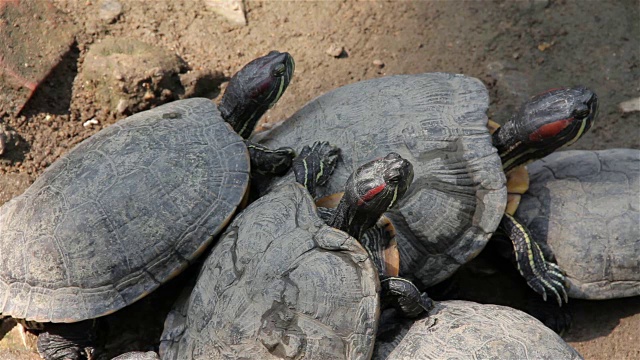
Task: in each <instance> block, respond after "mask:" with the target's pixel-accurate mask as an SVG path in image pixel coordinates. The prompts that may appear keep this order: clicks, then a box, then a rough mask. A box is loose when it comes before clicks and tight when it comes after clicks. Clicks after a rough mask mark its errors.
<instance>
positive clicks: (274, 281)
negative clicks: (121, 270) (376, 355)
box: [161, 184, 380, 360]
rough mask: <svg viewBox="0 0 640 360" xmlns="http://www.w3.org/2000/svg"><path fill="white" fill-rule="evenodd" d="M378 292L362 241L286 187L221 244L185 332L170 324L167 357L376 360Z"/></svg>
mask: <svg viewBox="0 0 640 360" xmlns="http://www.w3.org/2000/svg"><path fill="white" fill-rule="evenodd" d="M378 290H379V285H378V280H377V273H376V271H375V269H374V265H373V264H372V262H371V261H370V260H369V259H368V257H367V254H366V251H365V250H364V249H363V248H362V247H361V246H360V245H359V244H358V242H357V241H356V240H355V239H354V238H352V237H349V236H348V235H347V234H346V233H344V232H341V231H338V230H336V229H333V228H331V227H329V226H327V225H325V224H324V222H323V221H322V220H321V219H320V218H319V217H318V215H317V214H316V208H315V205H314V204H313V200H312V198H311V196H310V195H309V194H308V192H307V191H306V189H304V188H303V187H301V186H300V185H298V184H287V185H283V186H281V187H278V188H276V189H275V190H273V191H272V192H270V193H269V194H267V195H265V196H264V197H262V198H260V199H258V200H257V201H256V202H254V203H252V204H251V205H250V206H249V207H247V208H246V209H245V210H244V211H243V212H242V213H241V214H239V215H238V216H237V217H236V218H235V219H234V220H233V222H232V223H231V225H230V226H229V228H228V229H227V230H226V232H225V234H224V235H223V237H222V238H221V239H220V241H219V242H218V243H217V244H216V245H215V247H214V249H213V251H212V252H211V254H210V255H209V256H208V257H207V259H206V261H205V263H204V265H203V268H202V270H201V272H200V275H199V277H198V280H197V283H196V286H195V288H194V290H193V292H192V293H191V296H190V297H189V298H188V299H187V301H188V302H189V303H188V305H187V306H185V304H177V305H176V306H175V308H176V310H178V311H181V310H180V309H181V308H182V310H184V309H188V311H187V319H186V322H184V324H185V325H183V328H182V329H174V328H170V327H169V328H167V326H165V330H164V334H163V336H162V338H163V340H164V341H165V343H164V344H163V346H162V347H161V349H163V350H164V352H163V353H161V356H162V358H163V359H165V360H175V359H194V360H202V359H275V358H279V359H303V358H304V359H368V358H370V356H371V353H372V351H373V340H374V334H375V331H376V329H377V317H378V315H379V306H380V304H379V298H378ZM174 315H176V314H174ZM174 323H176V324H177V323H179V321H176V322H174ZM166 324H167V323H165V325H166ZM176 330H178V331H176ZM166 341H169V344H167V343H166Z"/></svg>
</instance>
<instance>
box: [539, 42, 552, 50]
mask: <svg viewBox="0 0 640 360" xmlns="http://www.w3.org/2000/svg"><path fill="white" fill-rule="evenodd" d="M552 45H553V43H548V42H543V43H540V44H538V50H540V51H545V50H547V49H548V48H550V47H551V46H552Z"/></svg>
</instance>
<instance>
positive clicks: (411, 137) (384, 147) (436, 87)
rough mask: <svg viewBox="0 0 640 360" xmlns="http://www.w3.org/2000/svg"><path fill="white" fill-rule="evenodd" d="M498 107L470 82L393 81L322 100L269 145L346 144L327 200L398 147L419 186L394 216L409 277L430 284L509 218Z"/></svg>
mask: <svg viewBox="0 0 640 360" xmlns="http://www.w3.org/2000/svg"><path fill="white" fill-rule="evenodd" d="M488 104H489V95H488V92H487V89H486V88H485V86H484V85H483V84H482V82H481V81H480V80H478V79H475V78H471V77H468V76H464V75H454V74H446V73H428V74H419V75H398V76H389V77H383V78H379V79H374V80H368V81H362V82H358V83H354V84H351V85H347V86H344V87H341V88H338V89H336V90H333V91H331V92H329V93H327V94H325V95H322V96H320V97H319V98H317V99H315V100H313V101H311V102H310V103H308V104H307V105H305V106H304V107H303V108H302V109H300V110H299V111H298V112H296V113H295V114H294V115H293V116H292V117H291V118H289V119H288V120H286V121H285V122H284V123H282V125H280V126H278V127H276V128H274V129H272V130H271V131H269V132H268V133H265V134H264V135H262V140H261V141H262V142H263V143H264V144H265V145H268V146H270V147H280V146H291V147H293V148H294V149H296V150H300V147H301V146H302V145H301V144H308V143H309V142H312V141H316V140H318V141H329V142H331V143H332V144H333V145H336V146H337V147H339V148H340V149H341V151H342V159H343V162H342V163H339V164H338V166H337V167H336V170H335V172H334V174H333V176H332V180H331V181H330V182H329V184H328V185H327V186H326V187H325V188H324V189H319V194H318V196H327V195H330V194H333V193H336V192H339V191H341V189H342V187H343V185H344V183H345V182H346V180H347V178H348V177H349V175H350V174H351V172H352V171H353V170H355V169H356V167H357V166H359V165H360V164H362V163H364V162H366V161H369V160H373V159H375V158H378V157H382V156H385V155H386V154H388V153H389V152H392V151H393V152H396V153H398V154H400V155H401V156H402V157H403V158H405V159H407V160H409V161H410V162H411V163H412V164H413V166H414V171H415V175H414V180H413V184H412V186H411V187H410V188H409V190H408V191H407V193H406V194H405V196H404V198H403V199H402V200H400V202H399V203H398V206H397V207H396V208H395V209H394V210H392V211H391V212H389V213H387V214H386V215H387V216H388V217H389V218H390V219H391V220H392V222H393V224H394V225H395V227H396V230H397V233H398V237H397V241H398V247H399V249H400V256H401V259H402V260H401V268H400V276H402V277H406V278H408V279H411V280H412V281H414V283H415V284H416V285H418V286H419V287H420V288H424V287H425V286H429V285H433V284H435V283H438V282H439V281H441V280H443V279H445V278H446V277H448V276H449V275H450V274H452V273H453V272H454V271H455V270H456V269H457V268H458V267H459V266H460V265H461V264H464V263H466V262H467V261H469V260H470V259H472V258H473V257H474V256H476V255H477V254H478V253H479V252H480V250H482V248H483V247H484V246H485V244H486V242H487V241H488V239H489V238H490V236H491V235H492V233H493V232H494V231H495V229H496V228H497V226H498V224H499V223H500V219H501V218H502V215H503V213H504V210H505V204H506V199H507V191H506V179H505V175H504V172H503V171H502V164H501V162H500V158H499V156H498V154H497V150H496V149H495V148H494V147H493V145H492V144H491V138H490V134H489V131H488V129H487V115H486V111H487V108H488Z"/></svg>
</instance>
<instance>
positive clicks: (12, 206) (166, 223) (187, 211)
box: [0, 51, 294, 359]
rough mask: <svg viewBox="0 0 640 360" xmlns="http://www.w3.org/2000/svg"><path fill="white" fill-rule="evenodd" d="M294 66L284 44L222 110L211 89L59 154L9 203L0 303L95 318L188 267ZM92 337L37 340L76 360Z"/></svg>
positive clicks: (286, 159)
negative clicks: (252, 135) (251, 139)
mask: <svg viewBox="0 0 640 360" xmlns="http://www.w3.org/2000/svg"><path fill="white" fill-rule="evenodd" d="M293 67H294V66H293V60H292V58H291V56H290V55H289V54H287V53H279V52H276V51H273V52H271V53H269V54H268V55H266V56H264V57H261V58H258V59H255V60H253V61H252V62H250V63H249V64H247V65H246V66H245V67H244V68H243V69H242V70H240V71H239V72H238V73H237V74H236V75H234V77H233V78H232V79H231V81H230V84H229V87H228V88H227V91H226V93H225V95H224V97H223V99H222V101H221V104H220V106H219V109H220V111H218V107H216V106H215V104H213V103H212V102H211V100H209V99H203V98H194V99H187V100H181V101H176V102H172V103H170V104H166V105H163V106H160V107H157V108H155V109H152V110H149V111H145V112H142V113H139V114H136V115H133V116H130V117H129V118H127V119H125V120H122V121H120V122H118V123H116V124H114V125H112V126H109V127H107V128H105V129H103V130H102V131H100V132H98V133H97V134H95V135H94V136H92V137H91V138H89V139H87V140H85V141H83V142H82V143H81V144H80V145H78V146H77V147H76V148H74V149H73V150H71V151H70V152H69V153H67V154H66V155H65V156H63V157H61V158H60V159H59V160H58V161H56V162H55V163H54V164H52V165H51V166H50V167H49V168H48V169H47V170H46V171H45V172H44V173H43V174H42V175H41V176H40V177H39V178H38V179H37V180H36V181H35V182H34V184H33V185H32V186H31V187H30V188H28V189H27V190H26V191H25V193H24V194H22V195H21V196H18V197H16V198H14V199H13V200H11V201H9V202H7V203H6V204H5V205H4V206H2V208H0V256H1V258H2V261H1V265H0V298H1V299H3V300H2V303H1V305H0V313H2V315H8V316H11V317H14V318H18V319H26V320H33V321H37V322H64V323H74V322H79V321H82V320H86V319H93V318H96V317H99V316H103V315H107V314H110V313H113V312H115V311H117V310H119V309H120V308H122V307H124V306H127V305H129V304H131V303H133V302H135V301H137V300H138V299H140V298H142V297H144V296H145V295H147V294H148V293H149V292H151V291H153V290H154V289H156V288H157V287H158V286H159V285H160V284H162V283H163V282H166V281H167V280H169V279H171V278H172V277H174V276H175V275H176V274H177V273H179V272H180V271H182V270H183V269H184V268H185V267H186V266H187V265H188V264H189V262H190V261H191V260H192V259H194V258H195V257H196V256H198V255H199V254H200V253H201V252H202V251H203V250H204V248H205V247H207V245H208V244H210V243H211V241H212V239H213V238H214V236H216V235H217V234H218V233H219V232H220V231H221V230H222V229H223V228H224V227H225V226H226V225H227V223H228V222H229V220H230V218H231V216H232V215H233V214H234V212H235V211H236V208H237V207H238V206H239V205H240V203H241V201H242V199H243V197H244V196H245V193H246V189H247V186H248V183H249V172H250V158H249V151H248V149H247V145H245V141H244V140H243V137H242V136H240V135H238V134H241V135H243V136H244V137H247V136H249V134H250V132H251V131H252V130H253V127H254V126H255V123H256V121H257V120H258V118H259V117H260V116H261V115H262V114H263V113H264V111H265V110H266V109H267V108H268V107H269V106H271V105H272V104H273V103H274V102H275V101H277V100H278V98H279V97H280V95H281V94H282V92H283V91H284V89H285V88H286V87H287V85H288V83H289V80H290V78H291V76H292V72H293ZM225 121H226V122H225ZM227 122H228V123H227ZM230 124H231V126H230ZM232 126H233V129H235V131H234V130H233V129H232ZM249 147H250V149H249V150H250V151H251V152H252V155H256V156H255V157H252V158H251V163H253V164H256V165H257V167H258V168H259V169H260V170H263V171H265V169H269V168H274V169H275V170H278V171H282V170H286V165H287V164H288V165H290V161H291V158H292V155H293V153H292V151H291V150H290V149H282V150H277V151H269V150H268V149H264V151H261V150H263V149H262V148H261V147H253V146H252V145H249ZM265 159H266V160H265ZM280 164H284V166H280ZM81 324H82V323H81ZM56 328H57V329H58V328H62V329H63V330H64V332H65V333H68V334H71V333H72V332H73V331H72V330H71V329H73V326H72V325H71V324H69V325H68V326H56ZM80 328H81V329H82V330H80V331H86V328H85V327H82V326H81V327H80ZM45 330H47V328H46V326H45ZM61 331H62V330H61ZM70 336H71V335H70ZM86 336H87V335H86V334H82V335H81V336H77V334H76V339H73V340H70V339H71V338H70V339H63V338H62V337H64V336H58V335H56V334H55V333H54V332H48V331H45V332H43V333H42V334H40V336H39V340H38V347H39V350H40V352H41V355H43V356H44V357H45V358H47V359H62V358H64V359H66V358H73V359H76V358H77V357H78V356H79V355H78V354H79V353H80V352H81V350H80V348H81V347H84V345H82V346H80V345H77V346H76V345H75V344H74V342H81V340H82V339H81V338H82V337H86Z"/></svg>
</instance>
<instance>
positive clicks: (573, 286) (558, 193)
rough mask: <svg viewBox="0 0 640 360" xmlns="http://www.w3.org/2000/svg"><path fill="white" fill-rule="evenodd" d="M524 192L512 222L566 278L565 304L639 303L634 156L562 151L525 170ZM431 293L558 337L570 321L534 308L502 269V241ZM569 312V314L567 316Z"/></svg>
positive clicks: (639, 180)
mask: <svg viewBox="0 0 640 360" xmlns="http://www.w3.org/2000/svg"><path fill="white" fill-rule="evenodd" d="M528 167H529V173H530V175H531V179H530V180H531V182H530V186H529V191H528V192H527V193H525V194H523V195H522V200H521V201H520V206H519V207H518V209H517V211H516V213H515V216H516V217H517V218H518V219H519V220H520V221H521V222H522V223H523V224H525V225H526V226H527V228H528V229H529V231H530V233H531V236H532V239H533V240H534V241H536V242H537V243H538V244H539V246H540V249H541V250H542V251H543V253H544V254H545V258H548V259H552V260H554V261H556V262H557V263H558V265H559V266H560V267H561V268H562V269H564V270H565V271H566V282H567V295H568V296H569V297H570V298H578V299H587V300H602V299H613V298H620V297H629V296H638V295H640V275H639V274H640V263H639V262H638V258H640V243H639V241H638V240H639V239H640V230H639V228H638V226H637V224H638V223H639V220H640V214H639V213H638V211H639V210H638V209H640V206H639V205H640V204H638V201H639V199H638V196H637V194H639V193H640V151H638V150H634V149H607V150H567V151H560V152H556V153H553V154H551V155H549V156H547V157H545V158H544V159H541V160H538V161H536V162H534V163H532V164H530V165H529V166H528ZM502 240H503V241H501V242H494V241H492V242H493V246H487V248H485V249H484V250H483V252H482V253H481V254H480V255H479V256H478V257H476V258H475V259H473V260H472V261H470V262H469V263H467V264H465V265H464V266H462V267H461V268H460V269H459V270H458V271H457V272H456V274H454V275H453V276H452V277H451V278H449V279H447V280H446V281H444V282H443V283H441V284H438V285H436V286H435V287H432V288H429V289H428V293H429V295H430V296H431V297H433V298H434V299H438V300H443V299H460V300H471V301H477V302H481V303H495V304H500V305H508V306H511V307H515V308H518V309H520V310H523V311H525V312H527V313H529V314H531V315H533V316H535V317H536V318H538V319H539V320H540V321H542V322H543V323H544V324H545V325H547V326H548V327H550V328H551V329H553V330H555V331H556V332H558V333H560V334H562V333H563V332H564V331H566V330H567V329H568V328H569V327H570V325H571V320H572V319H571V318H572V316H571V313H570V312H569V311H568V310H567V309H564V310H563V309H559V308H557V307H554V306H549V305H547V304H545V303H541V302H539V301H536V300H537V299H535V298H531V297H530V296H529V294H528V289H527V287H526V286H523V284H522V283H521V277H519V276H518V275H517V274H513V272H510V271H509V269H508V268H506V267H505V266H504V265H503V263H504V262H503V261H502V260H503V259H504V257H505V256H508V255H509V254H508V253H509V251H510V249H509V247H508V245H507V244H505V243H506V241H504V239H502ZM569 310H570V309H569Z"/></svg>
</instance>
